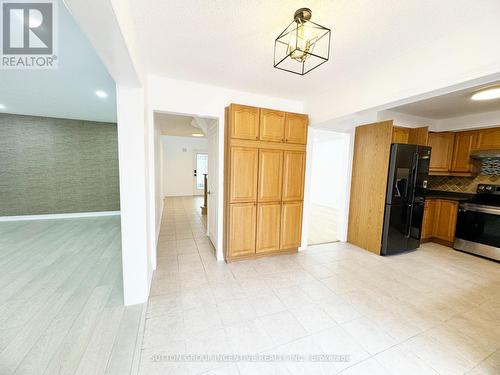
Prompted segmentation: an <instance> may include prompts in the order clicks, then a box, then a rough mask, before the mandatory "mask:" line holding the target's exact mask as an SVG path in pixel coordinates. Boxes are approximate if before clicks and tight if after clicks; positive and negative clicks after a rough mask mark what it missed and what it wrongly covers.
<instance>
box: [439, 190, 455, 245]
mask: <svg viewBox="0 0 500 375" xmlns="http://www.w3.org/2000/svg"><path fill="white" fill-rule="evenodd" d="M435 209H436V213H435V218H434V219H435V223H434V233H433V237H435V238H438V239H440V240H442V241H445V242H446V243H448V244H450V245H451V244H452V243H453V241H454V240H455V226H456V224H457V213H458V202H456V201H448V200H442V199H437V200H436V208H435Z"/></svg>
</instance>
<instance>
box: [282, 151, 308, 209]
mask: <svg viewBox="0 0 500 375" xmlns="http://www.w3.org/2000/svg"><path fill="white" fill-rule="evenodd" d="M305 168H306V153H305V152H303V151H285V153H284V161H283V195H282V200H283V202H290V201H301V200H303V199H304V176H305Z"/></svg>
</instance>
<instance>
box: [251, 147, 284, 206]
mask: <svg viewBox="0 0 500 375" xmlns="http://www.w3.org/2000/svg"><path fill="white" fill-rule="evenodd" d="M282 182H283V151H281V150H267V149H260V150H259V183H258V197H257V200H258V201H259V202H280V201H281V188H282Z"/></svg>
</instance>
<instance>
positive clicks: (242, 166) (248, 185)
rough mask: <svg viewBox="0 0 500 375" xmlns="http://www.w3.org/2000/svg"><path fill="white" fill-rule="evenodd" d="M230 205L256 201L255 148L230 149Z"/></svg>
mask: <svg viewBox="0 0 500 375" xmlns="http://www.w3.org/2000/svg"><path fill="white" fill-rule="evenodd" d="M229 162H230V165H231V167H230V168H231V170H230V176H231V177H230V195H229V201H230V203H235V202H255V201H256V200H257V172H258V167H259V150H258V149H257V148H247V147H231V151H230V161H229Z"/></svg>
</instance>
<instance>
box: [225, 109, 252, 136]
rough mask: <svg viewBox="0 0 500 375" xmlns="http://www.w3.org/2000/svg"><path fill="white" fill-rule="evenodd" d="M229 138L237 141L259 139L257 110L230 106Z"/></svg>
mask: <svg viewBox="0 0 500 375" xmlns="http://www.w3.org/2000/svg"><path fill="white" fill-rule="evenodd" d="M229 113H230V123H231V126H230V127H229V129H230V137H231V138H238V139H254V140H255V139H259V113H260V110H259V108H256V107H250V106H246V105H240V104H231V105H230V107H229Z"/></svg>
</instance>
